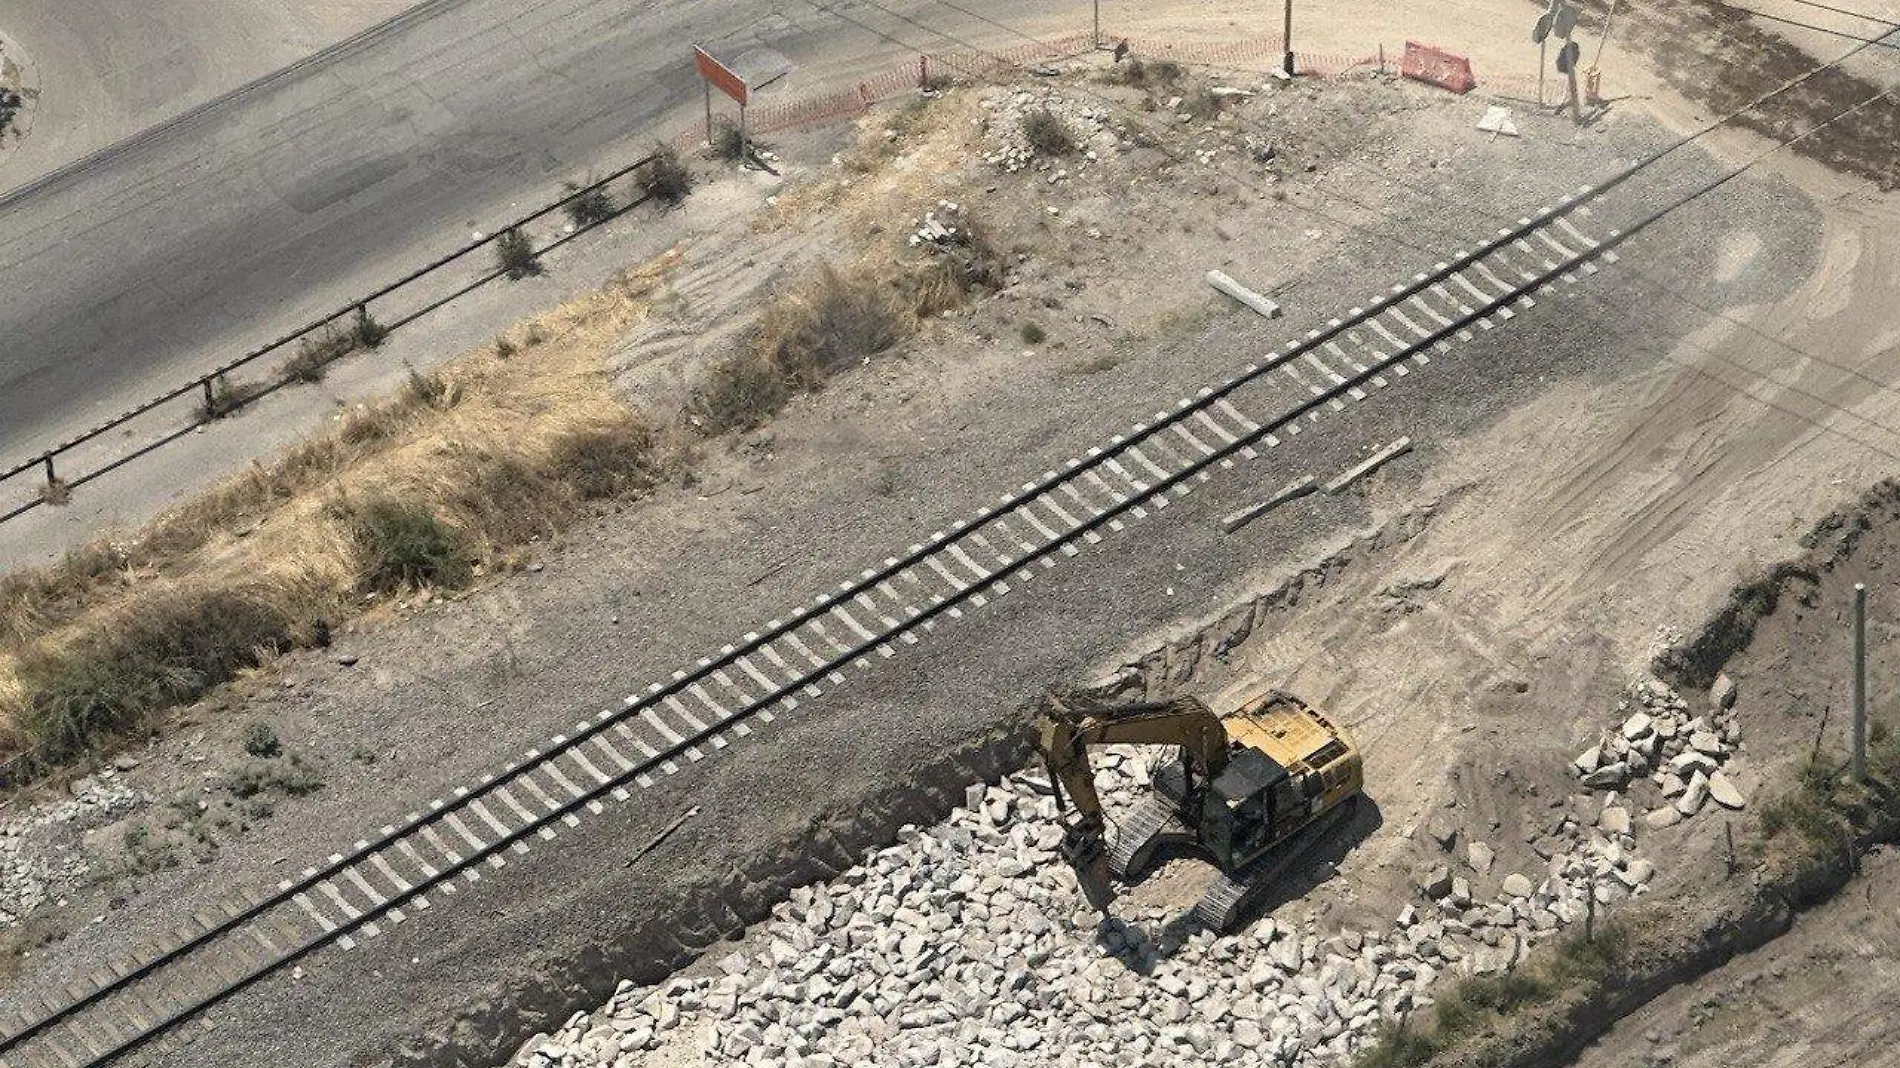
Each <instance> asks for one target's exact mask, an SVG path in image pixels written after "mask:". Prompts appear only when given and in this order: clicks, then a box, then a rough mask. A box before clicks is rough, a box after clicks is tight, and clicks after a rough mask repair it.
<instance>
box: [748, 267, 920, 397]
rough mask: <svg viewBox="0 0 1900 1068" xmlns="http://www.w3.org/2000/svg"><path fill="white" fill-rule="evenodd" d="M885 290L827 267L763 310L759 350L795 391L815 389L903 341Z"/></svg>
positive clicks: (899, 319)
mask: <svg viewBox="0 0 1900 1068" xmlns="http://www.w3.org/2000/svg"><path fill="white" fill-rule="evenodd" d="M904 327H905V323H904V318H903V312H902V310H901V309H900V308H899V307H898V305H897V302H896V300H895V299H893V293H892V292H891V288H890V287H889V286H885V285H880V284H878V283H877V282H876V281H874V280H872V279H870V278H866V277H861V276H855V275H846V274H843V273H841V272H839V271H838V270H837V269H836V268H834V267H832V266H831V265H830V264H825V265H824V266H822V267H820V268H819V269H818V272H817V274H815V275H813V276H812V278H811V280H810V281H809V282H807V283H806V284H805V285H803V286H801V287H799V288H797V289H795V290H793V291H792V292H791V293H790V294H788V295H787V296H785V297H782V298H780V299H779V300H777V301H775V302H773V303H772V304H771V305H770V306H769V307H767V308H766V311H765V316H764V319H763V321H762V322H761V323H760V326H759V333H758V346H759V351H760V352H761V353H763V354H764V356H765V357H766V359H767V360H769V361H770V362H771V363H772V364H774V365H776V366H777V367H778V368H779V369H780V370H781V371H782V372H783V373H784V374H785V375H786V377H787V378H788V380H789V381H790V382H791V383H792V385H793V386H794V387H796V388H799V389H815V388H817V387H818V386H819V385H820V384H821V383H823V381H824V380H825V379H826V378H827V377H829V376H830V375H831V374H833V373H835V372H836V371H837V370H838V369H839V368H842V367H846V366H849V365H851V364H854V363H859V362H862V361H863V360H864V359H865V358H867V357H870V356H874V355H876V354H878V353H880V352H883V351H884V350H885V349H888V348H890V347H891V346H892V345H895V344H896V343H897V342H898V340H899V339H900V338H902V337H903V336H904Z"/></svg>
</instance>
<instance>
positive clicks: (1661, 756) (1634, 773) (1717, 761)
mask: <svg viewBox="0 0 1900 1068" xmlns="http://www.w3.org/2000/svg"><path fill="white" fill-rule="evenodd" d="M1617 711H1618V713H1619V714H1626V715H1625V718H1624V719H1623V721H1622V723H1621V724H1620V725H1619V726H1617V727H1615V728H1613V729H1611V730H1609V731H1606V732H1605V733H1604V735H1603V738H1602V740H1601V741H1599V742H1598V743H1597V744H1596V745H1593V746H1591V747H1590V748H1589V749H1586V750H1584V752H1583V753H1581V754H1580V755H1578V757H1577V759H1576V761H1575V762H1574V767H1575V770H1576V773H1577V775H1578V777H1579V778H1580V779H1581V781H1582V783H1583V785H1584V786H1587V787H1590V788H1591V789H1599V790H1623V791H1626V792H1629V793H1631V794H1632V796H1634V797H1636V798H1638V799H1639V800H1640V801H1641V802H1642V803H1643V805H1644V807H1645V808H1646V809H1647V810H1648V811H1647V812H1646V813H1645V814H1644V816H1643V821H1644V822H1645V823H1647V824H1648V825H1649V826H1651V827H1667V826H1670V825H1671V824H1674V823H1678V822H1680V821H1682V820H1684V819H1687V818H1689V817H1691V816H1694V815H1696V814H1697V813H1698V812H1701V811H1702V810H1703V809H1704V807H1705V806H1706V805H1707V804H1708V803H1710V802H1713V803H1714V804H1716V805H1719V806H1721V807H1723V808H1728V809H1739V808H1741V807H1742V806H1743V805H1744V804H1745V799H1744V798H1743V796H1742V792H1741V790H1739V789H1738V788H1737V787H1736V786H1735V784H1734V783H1733V782H1732V781H1730V779H1729V777H1728V775H1726V774H1724V772H1723V767H1724V766H1725V765H1726V764H1727V763H1728V761H1729V759H1730V758H1731V757H1732V756H1734V755H1735V753H1736V752H1737V751H1738V750H1739V749H1740V748H1741V744H1742V730H1741V723H1740V722H1739V721H1738V720H1737V719H1736V716H1735V684H1734V682H1733V681H1732V680H1730V679H1729V678H1728V677H1727V676H1726V675H1724V676H1722V677H1720V678H1718V679H1717V680H1716V683H1715V685H1714V687H1712V688H1711V690H1710V693H1709V710H1708V711H1707V712H1706V713H1703V714H1700V715H1695V716H1691V715H1690V714H1689V705H1688V702H1686V701H1685V700H1683V699H1682V697H1681V696H1679V695H1678V694H1676V693H1675V692H1674V691H1673V690H1671V689H1669V688H1668V687H1667V686H1664V685H1662V684H1661V683H1658V682H1653V681H1649V682H1642V683H1638V684H1637V685H1636V686H1635V687H1633V688H1632V689H1631V690H1630V692H1629V695H1628V696H1627V697H1625V698H1624V699H1623V701H1622V703H1621V704H1620V705H1619V706H1618V709H1617ZM1652 786H1653V788H1654V789H1653V791H1652V790H1651V789H1650V787H1652Z"/></svg>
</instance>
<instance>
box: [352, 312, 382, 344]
mask: <svg viewBox="0 0 1900 1068" xmlns="http://www.w3.org/2000/svg"><path fill="white" fill-rule="evenodd" d="M387 337H389V328H388V327H386V326H384V325H383V324H381V323H379V322H377V321H376V319H375V317H374V316H372V315H370V313H369V309H368V308H367V307H365V306H363V305H360V304H359V305H357V308H356V318H355V319H354V320H352V321H351V322H350V340H351V341H352V342H354V343H355V344H356V347H357V348H359V349H376V348H381V347H382V345H383V340H384V339H385V338H387Z"/></svg>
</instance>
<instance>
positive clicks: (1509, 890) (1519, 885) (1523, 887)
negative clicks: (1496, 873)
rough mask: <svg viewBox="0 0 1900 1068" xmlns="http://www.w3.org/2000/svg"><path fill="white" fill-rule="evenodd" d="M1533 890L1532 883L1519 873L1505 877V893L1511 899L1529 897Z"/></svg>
mask: <svg viewBox="0 0 1900 1068" xmlns="http://www.w3.org/2000/svg"><path fill="white" fill-rule="evenodd" d="M1532 889H1533V887H1532V886H1531V881H1530V880H1529V879H1528V878H1525V877H1524V876H1523V875H1520V874H1518V873H1517V872H1512V873H1511V874H1509V875H1506V876H1505V877H1504V892H1505V894H1506V895H1508V896H1510V897H1529V896H1531V890H1532Z"/></svg>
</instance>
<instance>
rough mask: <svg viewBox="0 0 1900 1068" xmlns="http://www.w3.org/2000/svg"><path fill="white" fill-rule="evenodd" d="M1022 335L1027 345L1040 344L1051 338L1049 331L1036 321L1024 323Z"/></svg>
mask: <svg viewBox="0 0 1900 1068" xmlns="http://www.w3.org/2000/svg"><path fill="white" fill-rule="evenodd" d="M1022 335H1023V343H1024V344H1026V345H1040V344H1042V343H1043V342H1044V341H1047V340H1048V339H1049V334H1048V332H1047V331H1045V330H1044V329H1043V328H1042V327H1041V326H1040V325H1038V324H1036V323H1024V324H1023V329H1022Z"/></svg>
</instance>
